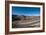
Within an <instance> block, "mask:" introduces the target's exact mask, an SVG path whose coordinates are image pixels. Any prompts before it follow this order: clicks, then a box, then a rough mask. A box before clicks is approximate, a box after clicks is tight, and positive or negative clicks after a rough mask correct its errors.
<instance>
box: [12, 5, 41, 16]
mask: <svg viewBox="0 0 46 35" xmlns="http://www.w3.org/2000/svg"><path fill="white" fill-rule="evenodd" d="M32 13H33V15H34V16H39V15H40V8H39V7H17V6H12V15H25V16H32Z"/></svg>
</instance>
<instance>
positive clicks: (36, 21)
mask: <svg viewBox="0 0 46 35" xmlns="http://www.w3.org/2000/svg"><path fill="white" fill-rule="evenodd" d="M21 19H22V20H15V21H13V22H12V28H32V27H40V16H34V18H32V16H30V18H29V17H28V19H25V20H23V18H21Z"/></svg>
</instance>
